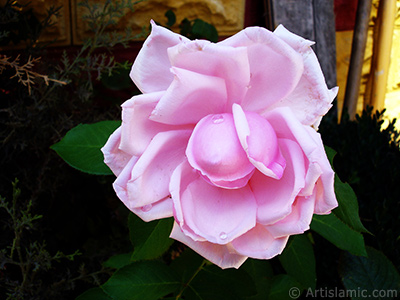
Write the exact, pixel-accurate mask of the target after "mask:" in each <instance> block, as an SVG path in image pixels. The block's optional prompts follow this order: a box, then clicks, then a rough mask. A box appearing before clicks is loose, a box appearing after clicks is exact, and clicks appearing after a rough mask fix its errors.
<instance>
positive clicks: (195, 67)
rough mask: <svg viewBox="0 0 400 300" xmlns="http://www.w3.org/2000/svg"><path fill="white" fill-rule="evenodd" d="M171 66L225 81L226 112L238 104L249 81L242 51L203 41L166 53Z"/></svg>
mask: <svg viewBox="0 0 400 300" xmlns="http://www.w3.org/2000/svg"><path fill="white" fill-rule="evenodd" d="M168 54H169V58H170V60H171V64H172V65H173V66H175V67H178V68H182V69H186V70H189V71H193V72H196V73H200V74H204V75H208V76H215V77H220V78H223V79H224V80H225V84H226V89H227V96H228V101H229V103H228V108H229V109H230V108H231V107H232V104H233V103H240V102H241V101H242V99H243V98H244V96H245V94H246V92H247V90H248V88H247V86H248V83H249V81H250V69H249V63H248V57H247V49H246V48H245V47H240V48H233V47H226V46H222V45H219V44H213V43H210V42H208V41H204V40H195V41H192V42H190V43H185V44H182V43H181V44H179V45H176V46H174V47H171V48H169V49H168Z"/></svg>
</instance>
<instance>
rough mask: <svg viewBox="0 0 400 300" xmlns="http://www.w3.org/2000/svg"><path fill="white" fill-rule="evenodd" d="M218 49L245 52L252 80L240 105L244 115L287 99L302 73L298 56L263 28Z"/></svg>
mask: <svg viewBox="0 0 400 300" xmlns="http://www.w3.org/2000/svg"><path fill="white" fill-rule="evenodd" d="M218 45H223V46H232V47H243V46H244V47H246V48H247V52H248V57H249V64H250V73H251V79H250V83H249V90H248V92H247V94H246V97H245V99H244V101H243V102H242V106H243V108H244V110H246V111H261V110H264V109H266V108H268V107H269V106H271V105H272V104H273V103H275V102H277V101H279V100H281V99H282V98H284V97H286V96H287V95H289V94H290V93H291V92H292V91H293V89H294V88H295V87H296V85H297V83H298V81H299V79H300V76H301V74H302V72H303V60H302V58H301V56H300V55H299V54H298V53H296V51H294V50H293V49H292V48H291V47H290V46H289V45H288V44H286V43H285V42H284V41H283V40H281V39H280V38H279V37H277V36H276V35H275V34H273V33H272V32H271V31H269V30H267V29H264V28H260V27H248V28H246V29H244V30H242V31H240V32H239V33H237V34H235V35H234V36H232V37H230V38H228V39H226V40H224V41H222V42H220V43H218Z"/></svg>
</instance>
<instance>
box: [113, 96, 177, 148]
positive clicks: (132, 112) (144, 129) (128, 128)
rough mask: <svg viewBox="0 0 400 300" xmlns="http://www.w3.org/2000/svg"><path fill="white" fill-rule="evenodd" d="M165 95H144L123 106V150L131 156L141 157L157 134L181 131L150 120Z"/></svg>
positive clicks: (133, 98) (121, 146)
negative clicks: (175, 130) (174, 130)
mask: <svg viewBox="0 0 400 300" xmlns="http://www.w3.org/2000/svg"><path fill="white" fill-rule="evenodd" d="M163 94H164V93H163V92H157V93H150V94H142V95H138V96H134V97H132V98H131V99H130V100H128V101H126V102H125V103H123V104H122V126H121V128H122V131H121V144H120V149H121V150H123V151H125V152H127V153H129V154H131V155H141V154H142V153H143V152H144V150H145V149H146V148H147V146H148V145H149V143H150V141H151V140H152V139H153V138H154V136H155V135H156V134H157V133H159V132H161V131H167V130H173V129H181V128H178V127H174V126H171V125H166V124H161V123H158V122H154V121H152V120H150V119H149V117H150V114H151V112H152V111H153V109H154V107H155V106H156V104H157V102H158V101H159V100H160V98H161V96H162V95H163Z"/></svg>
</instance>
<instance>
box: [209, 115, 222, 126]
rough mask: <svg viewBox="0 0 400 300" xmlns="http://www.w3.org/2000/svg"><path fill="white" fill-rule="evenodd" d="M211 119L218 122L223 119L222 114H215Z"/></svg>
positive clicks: (215, 122)
mask: <svg viewBox="0 0 400 300" xmlns="http://www.w3.org/2000/svg"><path fill="white" fill-rule="evenodd" d="M211 120H212V122H213V123H214V124H219V123H222V122H223V121H224V116H223V115H215V116H213V117H212V118H211Z"/></svg>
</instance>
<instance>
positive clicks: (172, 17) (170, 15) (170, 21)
mask: <svg viewBox="0 0 400 300" xmlns="http://www.w3.org/2000/svg"><path fill="white" fill-rule="evenodd" d="M165 16H166V17H167V19H168V22H167V24H166V25H167V27H171V26H173V25H174V24H175V22H176V16H175V13H174V12H173V11H172V10H170V9H169V10H167V12H166V13H165Z"/></svg>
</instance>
